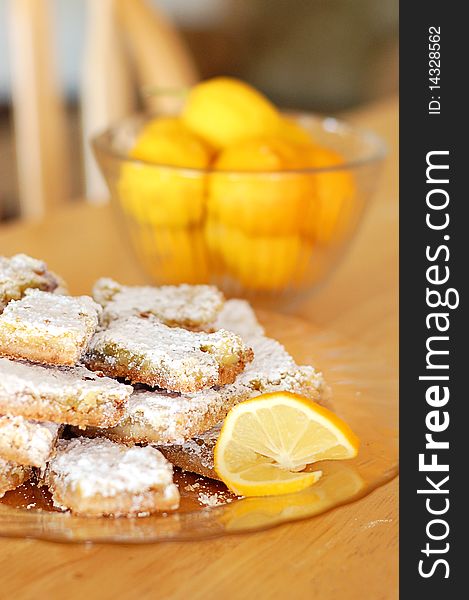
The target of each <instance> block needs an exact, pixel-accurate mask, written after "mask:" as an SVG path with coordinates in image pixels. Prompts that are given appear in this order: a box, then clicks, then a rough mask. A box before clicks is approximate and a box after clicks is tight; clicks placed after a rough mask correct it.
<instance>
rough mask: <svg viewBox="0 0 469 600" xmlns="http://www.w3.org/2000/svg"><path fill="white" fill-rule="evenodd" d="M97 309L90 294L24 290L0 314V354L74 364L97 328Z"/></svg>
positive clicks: (57, 363)
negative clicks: (21, 295) (20, 295)
mask: <svg viewBox="0 0 469 600" xmlns="http://www.w3.org/2000/svg"><path fill="white" fill-rule="evenodd" d="M100 312H101V307H100V306H99V304H97V303H96V302H94V300H93V299H92V298H90V297H89V296H79V297H72V296H60V295H54V294H51V293H50V292H43V291H40V290H27V291H26V293H25V295H24V297H23V298H22V299H21V300H12V301H11V302H9V303H8V305H7V306H6V307H5V309H4V311H3V313H2V314H1V315H0V355H2V356H9V357H12V358H25V359H28V360H31V361H35V362H39V363H44V364H53V365H74V364H76V363H77V362H78V361H79V360H80V357H81V355H82V353H83V351H84V350H85V348H86V346H87V344H88V342H89V341H90V339H91V337H92V336H93V334H94V332H95V331H96V329H97V327H98V318H99V314H100Z"/></svg>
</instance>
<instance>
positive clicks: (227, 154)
mask: <svg viewBox="0 0 469 600" xmlns="http://www.w3.org/2000/svg"><path fill="white" fill-rule="evenodd" d="M93 146H94V150H95V154H96V157H97V159H98V162H99V164H100V166H101V169H102V172H103V174H104V176H105V178H106V181H107V183H108V186H109V189H110V191H111V197H112V200H113V202H114V205H115V207H116V208H117V211H118V213H119V214H120V215H121V216H122V217H123V222H124V224H125V227H126V229H127V230H128V232H129V234H130V240H131V245H132V247H133V248H134V250H135V251H136V252H137V255H138V257H139V259H140V261H141V262H142V264H143V265H144V267H145V269H146V270H147V272H148V273H149V275H150V277H151V278H152V279H153V280H154V281H155V283H157V284H164V283H178V282H181V283H182V282H186V281H187V282H191V283H198V282H212V283H214V284H216V285H218V286H219V287H220V288H222V289H223V290H224V292H225V293H226V294H227V295H244V296H246V297H249V298H250V299H251V300H253V301H255V302H257V303H258V304H263V305H266V306H278V305H279V304H288V303H289V302H290V301H292V300H293V299H296V298H297V297H298V296H299V295H301V294H308V293H310V292H311V290H313V289H314V288H315V287H316V285H317V284H318V283H319V282H320V281H322V280H323V279H324V277H325V276H327V274H328V273H329V272H330V271H331V269H332V267H333V265H334V264H335V263H336V262H337V260H338V259H339V257H340V255H341V253H342V252H343V250H344V249H345V247H346V245H347V242H348V241H349V240H350V239H351V237H352V235H353V233H354V231H355V230H356V227H357V224H358V222H359V220H360V217H361V215H362V213H363V211H364V208H365V206H366V204H367V202H368V200H369V198H370V197H371V194H372V191H373V185H374V183H375V181H376V174H377V171H378V168H379V164H380V162H381V159H382V158H383V155H384V149H383V145H382V143H381V141H380V140H379V139H378V138H377V137H376V136H374V135H373V134H371V133H368V132H363V131H361V130H358V129H356V128H354V127H351V126H349V125H346V124H345V123H342V122H340V121H337V120H335V119H323V118H320V117H316V116H314V115H312V114H309V113H284V112H281V111H279V110H277V108H276V107H275V106H274V105H273V104H272V103H271V102H269V101H268V100H267V99H266V98H264V97H263V96H262V95H261V94H260V93H259V92H258V91H257V90H254V89H253V88H250V86H248V85H247V84H245V83H243V82H238V81H236V80H231V79H227V78H217V79H215V80H211V81H209V82H202V83H201V84H199V85H198V86H195V87H194V88H193V89H192V90H190V91H189V92H188V94H187V96H186V98H185V101H182V103H181V107H180V110H179V111H178V113H177V114H175V115H171V116H168V115H156V116H152V117H142V116H133V117H129V118H127V119H124V120H122V122H121V123H119V124H117V125H116V126H115V127H112V128H110V129H109V130H107V131H106V132H104V133H103V134H101V135H99V136H97V137H96V138H95V140H94V142H93Z"/></svg>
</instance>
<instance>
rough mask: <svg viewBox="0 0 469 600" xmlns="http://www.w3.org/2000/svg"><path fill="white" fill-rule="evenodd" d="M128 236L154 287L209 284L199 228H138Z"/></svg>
mask: <svg viewBox="0 0 469 600" xmlns="http://www.w3.org/2000/svg"><path fill="white" fill-rule="evenodd" d="M131 235H132V241H133V244H134V246H135V248H136V250H137V253H138V254H139V256H140V259H141V261H142V263H143V265H144V267H145V269H146V270H147V272H148V273H150V275H151V276H152V277H153V279H154V280H155V281H156V283H158V284H179V283H190V284H197V283H207V282H208V280H209V265H208V257H207V252H206V246H205V241H204V236H203V234H202V232H201V231H200V230H199V229H198V228H195V229H187V228H163V227H137V228H135V229H133V230H132V232H131Z"/></svg>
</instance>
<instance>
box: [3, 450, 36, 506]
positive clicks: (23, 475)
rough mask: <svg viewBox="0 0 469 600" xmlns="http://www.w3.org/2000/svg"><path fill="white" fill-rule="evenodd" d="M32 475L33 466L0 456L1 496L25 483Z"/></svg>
mask: <svg viewBox="0 0 469 600" xmlns="http://www.w3.org/2000/svg"><path fill="white" fill-rule="evenodd" d="M31 475H32V469H31V467H24V466H23V465H19V464H18V463H15V462H12V461H10V460H4V459H3V458H0V498H2V497H3V496H4V495H5V494H6V493H7V492H9V491H10V490H14V489H16V488H17V487H18V486H20V485H21V484H23V483H24V482H25V481H27V480H28V479H29V478H30V477H31Z"/></svg>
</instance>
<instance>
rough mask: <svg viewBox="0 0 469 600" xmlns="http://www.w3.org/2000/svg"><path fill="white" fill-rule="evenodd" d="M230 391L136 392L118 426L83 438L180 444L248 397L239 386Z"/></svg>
mask: <svg viewBox="0 0 469 600" xmlns="http://www.w3.org/2000/svg"><path fill="white" fill-rule="evenodd" d="M233 387H234V384H231V385H227V386H224V387H221V388H212V389H207V390H204V391H200V392H196V393H194V394H178V393H176V392H167V391H165V390H147V389H137V390H135V391H134V393H133V394H132V396H131V397H130V400H129V402H128V403H127V404H126V406H125V410H124V416H123V417H122V420H121V421H120V423H119V424H118V425H116V426H115V427H111V428H107V429H98V428H95V427H91V428H90V427H87V428H86V429H85V431H84V433H82V435H86V436H89V437H95V436H104V437H107V438H109V439H111V440H115V441H121V442H124V443H132V444H136V443H145V444H182V443H184V442H185V441H186V440H189V439H190V438H192V437H193V436H194V435H196V434H197V433H199V432H201V431H205V430H207V429H209V428H210V427H212V426H213V425H215V424H216V423H218V422H219V421H220V420H221V419H223V418H224V417H225V416H226V414H227V413H228V411H229V410H230V408H231V407H232V406H234V405H235V404H237V403H238V402H240V401H241V400H245V399H246V398H248V397H249V393H248V391H247V390H246V389H245V388H243V387H242V386H240V387H237V388H235V389H233Z"/></svg>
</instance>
